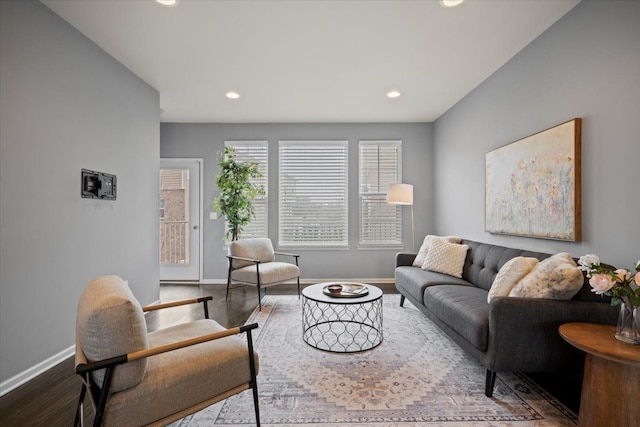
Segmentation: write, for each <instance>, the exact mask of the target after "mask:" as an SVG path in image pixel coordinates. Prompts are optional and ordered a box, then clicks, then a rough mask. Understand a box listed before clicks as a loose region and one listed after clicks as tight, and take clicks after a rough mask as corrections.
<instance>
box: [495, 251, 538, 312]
mask: <svg viewBox="0 0 640 427" xmlns="http://www.w3.org/2000/svg"><path fill="white" fill-rule="evenodd" d="M539 262H540V261H539V260H538V258H533V257H523V256H517V257H515V258H511V259H510V260H509V261H507V262H506V263H505V264H504V265H503V266H502V268H501V269H500V271H498V274H496V278H495V279H493V283H492V284H491V289H489V295H488V296H487V302H488V303H489V302H491V300H492V299H493V298H495V297H507V296H509V292H511V289H513V287H514V286H515V285H516V284H517V283H518V282H519V281H520V279H522V278H523V277H524V276H526V275H527V274H528V273H529V272H530V271H531V270H533V268H534V267H535V266H536V264H538V263H539Z"/></svg>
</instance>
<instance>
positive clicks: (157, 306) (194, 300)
mask: <svg viewBox="0 0 640 427" xmlns="http://www.w3.org/2000/svg"><path fill="white" fill-rule="evenodd" d="M212 300H213V297H212V296H206V297H200V298H192V299H185V300H180V301H172V302H167V303H164V304H154V305H147V306H145V307H142V311H144V312H147V311H154V310H161V309H163V308H171V307H179V306H181V305H188V304H198V303H202V305H203V307H204V317H205V319H208V318H209V307H208V306H207V302H208V301H212Z"/></svg>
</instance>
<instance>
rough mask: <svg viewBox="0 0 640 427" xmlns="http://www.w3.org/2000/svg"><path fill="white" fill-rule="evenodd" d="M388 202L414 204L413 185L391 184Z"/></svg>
mask: <svg viewBox="0 0 640 427" xmlns="http://www.w3.org/2000/svg"><path fill="white" fill-rule="evenodd" d="M387 203H391V204H392V205H413V185H411V184H391V185H389V190H388V191H387Z"/></svg>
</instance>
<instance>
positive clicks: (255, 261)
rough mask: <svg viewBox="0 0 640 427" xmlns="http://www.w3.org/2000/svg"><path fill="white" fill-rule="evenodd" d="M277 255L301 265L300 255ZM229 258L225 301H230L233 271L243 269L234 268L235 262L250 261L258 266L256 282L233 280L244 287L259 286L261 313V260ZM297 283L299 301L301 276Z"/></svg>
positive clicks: (275, 252) (238, 257)
mask: <svg viewBox="0 0 640 427" xmlns="http://www.w3.org/2000/svg"><path fill="white" fill-rule="evenodd" d="M273 253H274V254H275V255H281V256H290V257H294V258H295V260H296V267H300V265H299V264H298V258H300V254H291V253H288V252H277V251H274V252H273ZM227 258H228V259H229V273H228V274H227V295H226V297H225V300H228V299H229V290H230V289H231V285H232V280H231V273H233V270H238V269H240V268H243V267H238V268H234V267H233V260H237V261H248V262H252V263H254V264H255V265H256V282H255V283H254V282H245V281H242V280H233V281H234V282H236V283H241V284H244V285H252V286H257V287H258V308H259V310H260V311H262V295H261V290H260V285H261V284H260V264H261V263H262V261H260V260H259V259H253V258H244V257H240V256H234V255H227ZM296 281H297V284H298V299H300V276H299V275H298V277H296ZM278 283H280V282H278ZM273 284H275V283H272V284H270V285H269V286H271V285H273ZM265 289H266V288H265Z"/></svg>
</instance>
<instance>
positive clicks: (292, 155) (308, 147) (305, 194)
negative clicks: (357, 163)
mask: <svg viewBox="0 0 640 427" xmlns="http://www.w3.org/2000/svg"><path fill="white" fill-rule="evenodd" d="M310 160H312V161H310ZM293 173H295V174H297V175H298V176H297V177H295V178H291V175H292V174H293ZM337 174H338V175H337ZM293 179H295V181H294V180H293ZM303 180H304V181H305V182H304V183H303V184H304V188H305V191H299V190H298V188H296V187H299V185H298V184H300V183H301V181H303ZM327 189H334V190H335V191H334V192H333V193H332V194H328V193H327ZM292 198H304V199H305V200H308V201H309V200H313V199H314V198H316V199H317V205H319V206H324V208H323V209H315V210H314V209H311V208H310V207H311V206H312V205H311V202H309V203H296V202H295V201H292ZM336 201H337V202H338V205H336V204H335V203H336ZM340 202H341V203H340ZM336 208H339V210H336ZM292 210H298V211H299V212H301V213H302V214H304V215H305V216H306V217H307V218H311V219H310V220H308V221H309V222H307V223H306V224H305V222H304V220H301V219H300V218H299V217H298V216H296V215H294V214H292V213H289V212H291V211H292ZM321 212H324V214H326V215H325V216H324V217H323V216H322V213H321ZM328 214H331V216H333V218H331V217H330V216H329V215H328ZM333 214H337V215H335V216H334V215H333ZM332 222H334V223H339V225H337V226H335V227H332V225H331V223H332ZM311 223H314V224H313V226H312V225H311ZM314 227H315V229H314ZM296 228H297V229H299V230H300V231H299V233H303V234H306V235H307V237H309V236H313V238H311V239H308V240H305V239H304V238H296V237H295V236H294V233H295V232H294V231H293V229H296ZM336 230H337V231H336ZM318 234H320V236H318ZM322 234H325V235H329V236H337V237H338V238H336V239H331V238H326V239H323V236H322ZM278 247H288V248H302V249H306V248H311V249H320V250H322V249H349V141H348V140H281V141H278Z"/></svg>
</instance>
